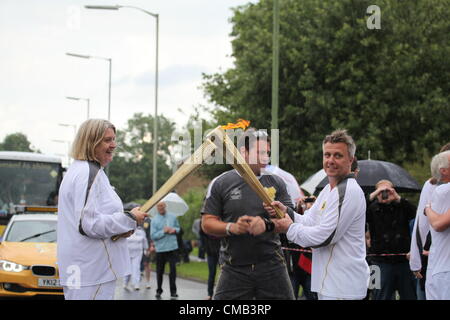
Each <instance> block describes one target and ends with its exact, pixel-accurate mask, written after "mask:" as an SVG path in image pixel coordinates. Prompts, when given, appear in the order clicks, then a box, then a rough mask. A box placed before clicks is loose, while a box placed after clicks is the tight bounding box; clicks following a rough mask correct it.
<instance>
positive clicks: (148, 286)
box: [145, 281, 151, 289]
mask: <svg viewBox="0 0 450 320" xmlns="http://www.w3.org/2000/svg"><path fill="white" fill-rule="evenodd" d="M145 287H146V288H147V289H151V286H150V281H148V282H147V283H146V284H145Z"/></svg>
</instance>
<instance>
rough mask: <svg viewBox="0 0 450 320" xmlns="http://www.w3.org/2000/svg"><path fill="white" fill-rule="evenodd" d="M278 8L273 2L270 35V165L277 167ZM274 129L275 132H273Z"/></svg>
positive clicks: (275, 0) (276, 0)
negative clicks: (271, 30) (271, 31)
mask: <svg viewBox="0 0 450 320" xmlns="http://www.w3.org/2000/svg"><path fill="white" fill-rule="evenodd" d="M279 15H280V8H279V5H278V0H274V1H273V33H272V46H273V47H272V156H271V163H272V165H274V166H278V165H279V132H278V130H277V129H278V88H279V55H280V46H279V39H280V37H279V32H280V21H279ZM274 129H276V130H274Z"/></svg>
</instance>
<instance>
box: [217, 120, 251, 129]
mask: <svg viewBox="0 0 450 320" xmlns="http://www.w3.org/2000/svg"><path fill="white" fill-rule="evenodd" d="M249 125H250V121H248V120H244V119H238V120H237V122H236V123H231V122H228V124H227V125H225V126H221V127H222V129H224V130H228V129H238V128H241V129H243V130H245V129H246V128H247V127H248V126H249Z"/></svg>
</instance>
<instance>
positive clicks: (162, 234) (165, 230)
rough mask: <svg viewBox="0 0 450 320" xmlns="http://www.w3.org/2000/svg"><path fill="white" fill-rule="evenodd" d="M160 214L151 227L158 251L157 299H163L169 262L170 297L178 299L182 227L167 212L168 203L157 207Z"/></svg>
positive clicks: (160, 203) (172, 215)
mask: <svg viewBox="0 0 450 320" xmlns="http://www.w3.org/2000/svg"><path fill="white" fill-rule="evenodd" d="M156 209H157V211H158V213H157V214H156V215H155V217H154V218H153V220H152V223H151V226H150V230H151V231H150V235H151V238H152V239H153V242H154V244H155V250H156V280H157V285H158V287H157V289H156V298H158V299H159V298H161V294H162V292H163V289H162V282H163V275H164V267H165V266H166V263H167V262H169V267H170V272H169V283H170V296H171V297H172V298H177V297H178V294H177V286H176V283H175V281H176V278H177V269H176V263H177V258H178V257H177V256H178V241H177V233H179V232H180V225H179V223H178V220H177V218H176V216H175V215H174V214H172V213H170V212H167V210H166V203H165V202H163V201H161V202H159V203H158V204H157V205H156Z"/></svg>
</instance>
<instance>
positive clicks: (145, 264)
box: [141, 217, 156, 289]
mask: <svg viewBox="0 0 450 320" xmlns="http://www.w3.org/2000/svg"><path fill="white" fill-rule="evenodd" d="M151 223H152V221H151V219H150V218H149V217H147V219H145V221H144V225H143V226H142V227H143V229H144V232H145V237H146V239H147V243H148V249H147V252H145V253H144V254H143V255H142V266H141V271H143V272H144V277H145V288H147V289H151V284H150V278H151V274H152V263H153V262H155V254H156V250H155V244H154V243H153V241H152V238H151V236H150V230H151Z"/></svg>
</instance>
